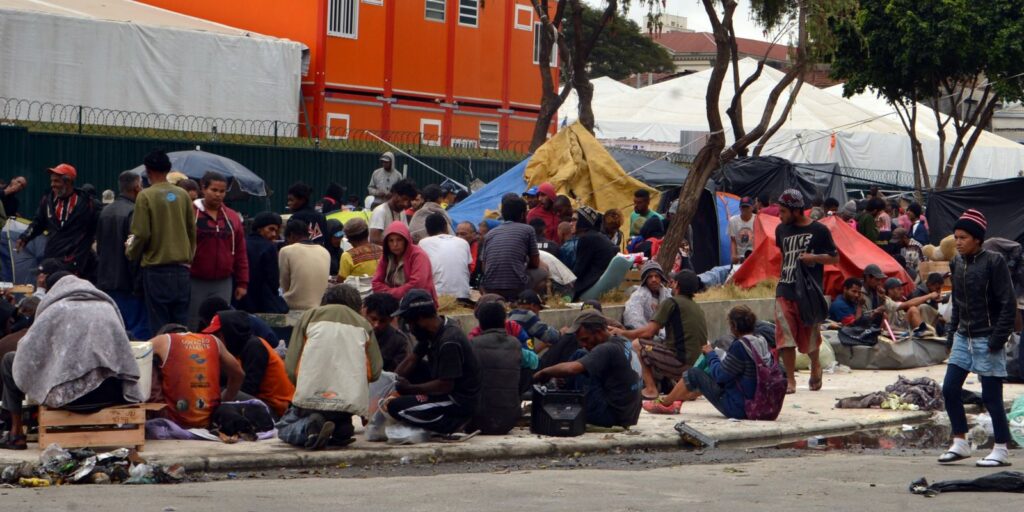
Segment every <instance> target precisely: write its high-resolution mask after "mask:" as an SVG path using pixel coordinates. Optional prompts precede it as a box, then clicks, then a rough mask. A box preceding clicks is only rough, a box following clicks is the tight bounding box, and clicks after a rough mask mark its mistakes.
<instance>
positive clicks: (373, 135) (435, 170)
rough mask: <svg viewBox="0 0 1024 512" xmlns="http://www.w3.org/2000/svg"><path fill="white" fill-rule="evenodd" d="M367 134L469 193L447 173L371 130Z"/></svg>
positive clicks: (465, 187) (467, 189) (466, 188)
mask: <svg viewBox="0 0 1024 512" xmlns="http://www.w3.org/2000/svg"><path fill="white" fill-rule="evenodd" d="M366 133H367V134H368V135H369V136H371V137H373V138H375V139H377V140H379V141H381V142H383V143H384V144H385V145H387V146H388V147H389V148H391V149H393V150H395V151H398V152H399V153H401V154H403V155H405V156H407V157H409V158H410V159H411V160H413V161H414V162H416V163H418V164H420V165H422V166H423V167H426V168H427V169H430V170H431V171H434V173H435V174H437V175H439V176H441V177H443V178H446V179H449V180H452V182H453V183H455V184H456V185H458V186H460V187H462V188H463V189H464V190H466V191H469V187H467V186H465V185H463V184H462V183H460V182H459V181H457V180H455V179H453V178H452V177H451V176H448V175H447V174H445V173H443V172H441V171H439V170H437V169H434V168H433V167H431V166H429V165H427V164H426V163H424V162H423V160H420V159H419V158H416V157H414V156H412V155H410V154H409V153H406V152H405V151H402V148H400V147H398V146H396V145H394V144H392V143H390V142H388V141H386V140H384V139H382V138H380V137H378V136H377V134H375V133H373V132H371V131H370V130H366Z"/></svg>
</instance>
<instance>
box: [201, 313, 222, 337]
mask: <svg viewBox="0 0 1024 512" xmlns="http://www.w3.org/2000/svg"><path fill="white" fill-rule="evenodd" d="M217 331H220V315H213V320H210V326H209V327H207V328H206V329H203V334H213V333H215V332H217Z"/></svg>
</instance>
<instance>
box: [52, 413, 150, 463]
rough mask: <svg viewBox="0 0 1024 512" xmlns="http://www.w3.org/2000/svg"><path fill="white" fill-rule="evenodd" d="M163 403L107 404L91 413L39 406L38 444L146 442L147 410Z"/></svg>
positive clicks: (69, 445) (140, 446) (79, 445)
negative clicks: (111, 405)
mask: <svg viewBox="0 0 1024 512" xmlns="http://www.w3.org/2000/svg"><path fill="white" fill-rule="evenodd" d="M163 407H164V406H163V405H162V404H132V405H118V406H114V407H107V408H105V409H101V410H99V411H97V412H94V413H91V414H78V413H75V412H70V411H65V410H61V409H51V408H49V407H45V406H40V407H39V446H41V447H46V446H49V445H50V444H51V443H57V444H59V445H60V446H61V447H62V448H85V447H91V446H106V447H134V448H135V449H136V450H137V451H140V452H141V451H142V449H143V448H144V447H145V445H146V411H148V410H149V411H155V410H159V409H162V408H163Z"/></svg>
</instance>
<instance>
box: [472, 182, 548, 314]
mask: <svg viewBox="0 0 1024 512" xmlns="http://www.w3.org/2000/svg"><path fill="white" fill-rule="evenodd" d="M525 215H526V202H525V201H523V198H521V197H519V196H518V195H516V194H511V193H509V194H505V195H504V196H503V197H502V198H501V216H502V218H504V219H505V222H503V223H502V224H501V225H499V226H498V227H496V228H494V229H492V230H490V231H488V232H487V235H486V236H484V241H483V242H482V243H481V246H480V258H479V259H478V260H477V267H479V268H480V271H481V272H482V274H483V277H482V278H481V279H480V288H481V292H483V293H496V294H498V295H501V296H502V297H504V298H505V300H507V301H509V302H511V301H513V300H515V299H516V298H517V297H519V294H520V293H521V292H522V291H523V290H530V289H535V288H536V287H537V286H539V285H540V284H541V283H543V282H544V279H545V277H546V276H547V270H546V269H543V268H541V266H540V252H539V251H538V249H537V237H536V235H534V232H533V228H531V227H530V226H527V225H526V224H523V220H524V218H525Z"/></svg>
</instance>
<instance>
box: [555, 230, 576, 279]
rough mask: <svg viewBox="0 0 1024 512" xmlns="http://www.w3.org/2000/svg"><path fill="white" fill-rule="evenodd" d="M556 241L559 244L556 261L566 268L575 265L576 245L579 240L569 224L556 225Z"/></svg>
mask: <svg viewBox="0 0 1024 512" xmlns="http://www.w3.org/2000/svg"><path fill="white" fill-rule="evenodd" d="M558 239H559V240H560V242H559V244H561V245H560V246H559V249H558V260H559V261H561V262H562V263H563V264H565V266H566V267H569V268H572V267H573V265H575V264H576V245H577V244H579V238H576V233H575V232H574V231H573V227H572V223H571V222H563V223H561V224H559V225H558Z"/></svg>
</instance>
